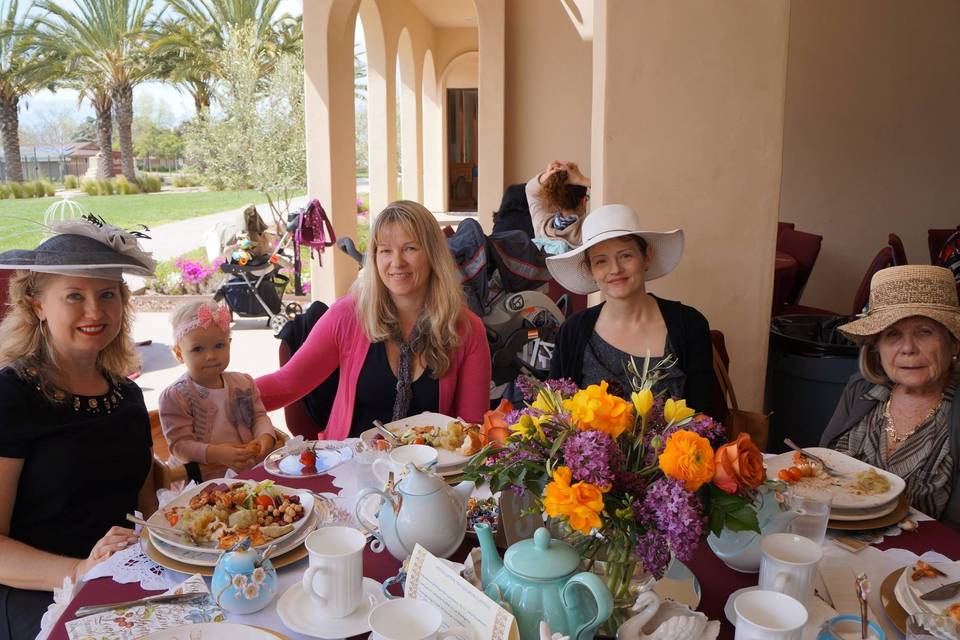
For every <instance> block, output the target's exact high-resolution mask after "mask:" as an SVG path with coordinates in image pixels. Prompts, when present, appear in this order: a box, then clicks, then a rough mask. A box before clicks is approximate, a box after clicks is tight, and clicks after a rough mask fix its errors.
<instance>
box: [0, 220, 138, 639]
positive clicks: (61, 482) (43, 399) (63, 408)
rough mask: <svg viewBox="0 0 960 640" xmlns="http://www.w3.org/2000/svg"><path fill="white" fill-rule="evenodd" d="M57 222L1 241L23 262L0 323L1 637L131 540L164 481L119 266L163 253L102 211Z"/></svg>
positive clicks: (7, 259)
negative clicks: (156, 465) (26, 244)
mask: <svg viewBox="0 0 960 640" xmlns="http://www.w3.org/2000/svg"><path fill="white" fill-rule="evenodd" d="M53 231H54V232H55V235H53V236H52V237H51V238H49V239H47V240H46V241H44V242H43V243H41V244H40V245H39V246H38V247H37V248H36V249H35V250H32V251H23V250H15V251H7V252H5V253H0V269H16V270H17V273H16V275H14V276H13V277H12V278H11V280H10V296H9V306H8V308H7V309H6V316H5V317H4V319H3V322H2V323H0V638H33V637H34V636H36V635H37V632H38V631H39V630H40V620H41V616H42V615H43V613H44V612H45V611H46V609H47V606H48V605H49V604H50V603H51V602H52V601H53V594H52V591H53V589H54V588H58V587H60V586H61V584H62V583H63V581H64V578H66V577H69V578H72V579H73V580H74V581H76V580H79V579H80V578H81V577H82V576H83V575H84V574H85V573H86V572H87V571H88V570H89V569H91V568H92V567H93V566H94V565H96V564H97V563H99V562H101V561H102V560H105V559H106V558H108V557H110V556H111V555H112V554H113V553H115V552H117V551H119V550H121V549H124V548H126V547H128V546H129V545H130V544H132V543H133V542H134V541H135V540H136V535H135V533H134V532H133V531H132V530H131V529H128V528H125V527H123V526H122V525H123V524H124V523H125V521H126V520H125V514H127V513H133V511H134V510H136V509H137V508H138V507H140V508H143V507H145V506H147V505H148V504H149V502H150V497H151V496H152V493H153V486H152V481H151V480H150V477H151V476H150V473H149V472H150V469H151V465H152V461H153V456H152V453H151V443H152V440H151V433H150V421H149V418H148V416H147V409H146V407H145V405H144V402H143V394H142V392H141V391H140V388H139V387H137V385H135V384H134V383H132V382H130V381H129V380H128V379H126V374H127V373H128V372H129V371H131V370H133V368H134V367H135V364H136V353H135V351H134V348H133V343H132V341H131V339H130V325H131V311H130V304H129V302H130V292H129V290H128V289H127V287H126V285H124V283H123V281H122V279H121V274H122V272H124V271H126V272H130V273H137V274H141V275H150V274H152V272H153V266H154V262H153V260H152V259H151V258H150V256H149V255H147V254H145V253H144V252H143V251H141V250H140V249H139V247H138V246H137V238H136V237H134V235H132V234H130V233H128V232H125V231H122V230H120V229H117V228H116V227H112V226H110V225H107V224H105V223H104V222H103V221H102V220H99V219H95V218H93V217H92V216H90V217H88V218H83V219H77V220H70V221H66V222H62V223H58V225H57V226H55V227H54V229H53ZM144 510H145V509H144Z"/></svg>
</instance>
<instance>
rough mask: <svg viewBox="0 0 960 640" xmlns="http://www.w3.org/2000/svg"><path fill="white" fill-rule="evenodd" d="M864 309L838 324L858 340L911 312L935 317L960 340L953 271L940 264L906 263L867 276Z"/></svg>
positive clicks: (885, 327) (958, 306) (846, 333)
mask: <svg viewBox="0 0 960 640" xmlns="http://www.w3.org/2000/svg"><path fill="white" fill-rule="evenodd" d="M867 309H868V311H867V313H866V314H864V315H863V316H862V317H860V318H859V319H857V320H854V321H853V322H849V323H847V324H844V325H841V326H840V327H838V328H839V329H840V331H842V332H843V333H844V335H846V336H847V337H848V338H850V339H851V340H854V341H857V342H862V341H864V340H865V339H866V338H869V337H870V336H874V335H876V334H878V333H880V332H881V331H884V330H886V329H887V328H888V327H890V326H891V325H893V324H895V323H896V322H899V321H900V320H903V319H904V318H910V317H913V316H923V317H925V318H930V319H931V320H936V321H937V322H939V323H940V324H942V325H943V326H944V327H946V328H947V330H948V331H949V332H950V333H951V334H953V337H954V338H956V339H957V340H960V304H958V303H957V285H956V282H955V281H954V279H953V273H952V272H951V271H950V270H949V269H944V268H943V267H933V266H929V265H919V264H910V265H904V266H901V267H889V268H887V269H881V270H880V271H877V272H876V273H875V274H873V278H872V279H871V280H870V301H869V303H868V305H867Z"/></svg>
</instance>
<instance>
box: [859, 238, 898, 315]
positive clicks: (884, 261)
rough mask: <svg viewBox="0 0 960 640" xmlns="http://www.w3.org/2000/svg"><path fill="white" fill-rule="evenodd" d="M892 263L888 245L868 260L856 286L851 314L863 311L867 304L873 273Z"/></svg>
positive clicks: (891, 250)
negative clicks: (868, 262) (868, 263)
mask: <svg viewBox="0 0 960 640" xmlns="http://www.w3.org/2000/svg"><path fill="white" fill-rule="evenodd" d="M894 264H895V263H894V261H893V249H891V248H890V247H889V246H886V247H884V248H883V249H880V251H879V252H877V255H875V256H874V257H873V260H871V261H870V266H869V267H867V272H866V273H865V274H863V280H861V281H860V286H859V287H857V293H856V295H854V297H853V311H852V312H851V313H852V314H853V315H857V314H858V313H863V308H864V307H865V306H867V301H868V300H869V299H870V280H872V279H873V274H875V273H876V272H877V271H880V270H881V269H886V268H887V267H892V266H894Z"/></svg>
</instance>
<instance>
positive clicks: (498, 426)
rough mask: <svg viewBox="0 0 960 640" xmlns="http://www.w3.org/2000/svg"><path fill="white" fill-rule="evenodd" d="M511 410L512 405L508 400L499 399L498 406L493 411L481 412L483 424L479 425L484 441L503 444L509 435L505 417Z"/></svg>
mask: <svg viewBox="0 0 960 640" xmlns="http://www.w3.org/2000/svg"><path fill="white" fill-rule="evenodd" d="M511 411H513V405H512V404H511V403H510V401H509V400H501V401H500V404H499V406H497V408H496V409H494V410H493V411H487V412H486V413H485V414H483V424H482V425H481V426H480V435H482V436H483V437H484V442H499V443H500V444H503V443H505V442H506V441H507V436H509V435H510V425H508V424H507V421H506V420H505V418H506V417H507V414H508V413H510V412H511Z"/></svg>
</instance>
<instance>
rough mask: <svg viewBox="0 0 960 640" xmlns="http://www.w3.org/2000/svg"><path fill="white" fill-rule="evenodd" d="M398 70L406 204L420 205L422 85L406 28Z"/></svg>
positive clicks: (402, 37)
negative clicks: (420, 103) (420, 98)
mask: <svg viewBox="0 0 960 640" xmlns="http://www.w3.org/2000/svg"><path fill="white" fill-rule="evenodd" d="M397 68H398V69H399V72H400V77H399V86H398V90H399V93H400V95H399V96H398V97H399V105H400V112H399V114H398V115H399V116H400V173H401V178H400V179H401V186H402V189H403V199H404V200H414V201H417V202H420V200H421V191H420V185H421V184H422V179H421V176H420V166H419V165H420V163H419V161H418V159H419V153H418V149H419V146H420V118H419V115H418V109H417V103H418V102H419V100H418V98H419V94H420V85H419V82H418V81H417V80H418V73H417V62H416V60H415V59H414V56H413V43H412V42H411V40H410V32H409V31H408V30H407V29H406V27H404V28H403V29H401V31H400V38H399V39H398V41H397Z"/></svg>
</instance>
